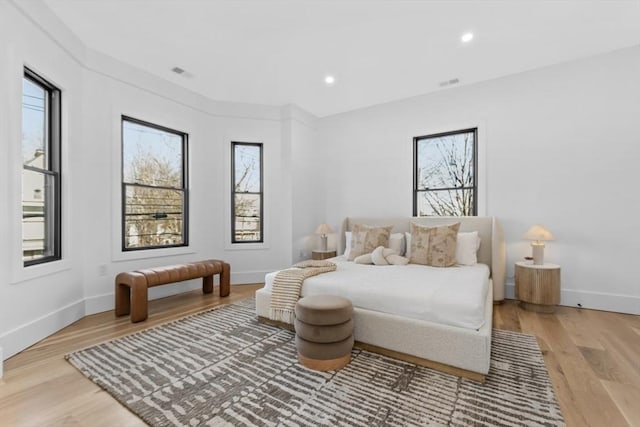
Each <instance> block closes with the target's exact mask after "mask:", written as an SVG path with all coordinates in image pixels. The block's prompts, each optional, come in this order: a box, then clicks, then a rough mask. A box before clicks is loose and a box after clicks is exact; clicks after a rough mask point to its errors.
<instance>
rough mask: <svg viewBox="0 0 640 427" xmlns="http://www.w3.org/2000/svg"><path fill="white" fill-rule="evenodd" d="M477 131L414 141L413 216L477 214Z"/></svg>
mask: <svg viewBox="0 0 640 427" xmlns="http://www.w3.org/2000/svg"><path fill="white" fill-rule="evenodd" d="M477 141H478V129H477V128H473V129H464V130H458V131H453V132H446V133H439V134H435V135H426V136H419V137H416V138H414V139H413V165H414V166H413V215H414V216H473V215H477V204H478V202H477V200H478V195H477V192H478V190H477V189H478V186H477V170H478V168H477V163H478V162H477V151H478V150H477V148H478V142H477Z"/></svg>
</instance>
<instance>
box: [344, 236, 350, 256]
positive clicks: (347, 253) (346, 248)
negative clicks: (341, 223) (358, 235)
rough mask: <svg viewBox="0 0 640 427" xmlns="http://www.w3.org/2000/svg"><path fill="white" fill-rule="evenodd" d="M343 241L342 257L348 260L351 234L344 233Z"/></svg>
mask: <svg viewBox="0 0 640 427" xmlns="http://www.w3.org/2000/svg"><path fill="white" fill-rule="evenodd" d="M344 241H345V245H344V257H345V258H349V252H351V232H350V231H345V232H344Z"/></svg>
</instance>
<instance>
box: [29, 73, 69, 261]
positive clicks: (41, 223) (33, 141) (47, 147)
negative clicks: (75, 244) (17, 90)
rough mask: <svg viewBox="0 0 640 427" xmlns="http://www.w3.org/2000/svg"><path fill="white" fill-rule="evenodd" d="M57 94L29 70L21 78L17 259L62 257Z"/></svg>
mask: <svg viewBox="0 0 640 427" xmlns="http://www.w3.org/2000/svg"><path fill="white" fill-rule="evenodd" d="M60 98H61V94H60V90H59V89H58V88H56V87H55V86H54V85H52V84H51V83H49V82H48V81H47V80H45V79H44V78H42V77H41V76H39V75H38V74H36V73H35V72H34V71H32V70H30V69H28V68H25V69H24V76H23V78H22V260H23V262H24V265H25V266H29V265H34V264H41V263H45V262H50V261H56V260H59V259H61V257H62V249H61V247H62V237H61V228H62V226H61V215H62V202H61V191H60V189H61V183H60V172H61V166H60V163H61V160H60V151H61V147H60V145H61V130H60V129H61V119H60V116H61V108H62V107H61V105H62V104H61V101H60Z"/></svg>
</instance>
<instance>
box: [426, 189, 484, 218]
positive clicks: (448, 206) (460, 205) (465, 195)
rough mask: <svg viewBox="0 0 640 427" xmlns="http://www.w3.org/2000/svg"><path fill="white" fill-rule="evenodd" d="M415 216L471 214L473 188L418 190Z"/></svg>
mask: <svg viewBox="0 0 640 427" xmlns="http://www.w3.org/2000/svg"><path fill="white" fill-rule="evenodd" d="M417 199H418V200H417V201H418V212H417V216H470V215H473V214H474V213H473V189H470V188H469V189H463V190H437V191H420V192H418V193H417Z"/></svg>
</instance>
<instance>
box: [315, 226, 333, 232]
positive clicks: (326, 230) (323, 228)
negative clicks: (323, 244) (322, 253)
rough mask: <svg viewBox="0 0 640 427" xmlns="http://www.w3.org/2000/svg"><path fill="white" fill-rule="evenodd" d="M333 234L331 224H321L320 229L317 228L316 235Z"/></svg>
mask: <svg viewBox="0 0 640 427" xmlns="http://www.w3.org/2000/svg"><path fill="white" fill-rule="evenodd" d="M330 233H333V228H331V226H330V225H329V224H320V225H319V226H318V228H316V233H315V234H330Z"/></svg>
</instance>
